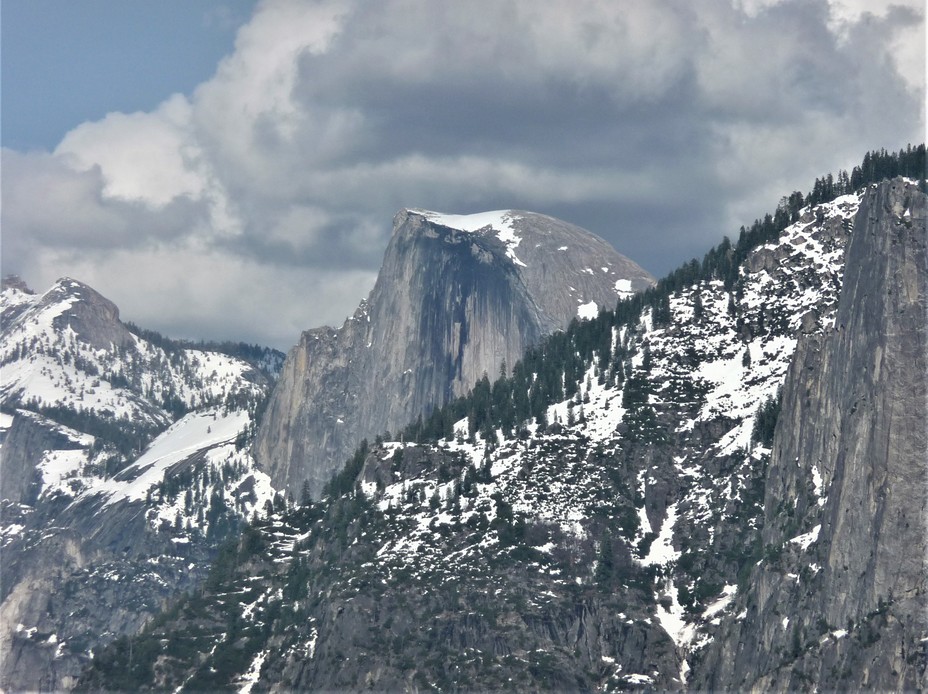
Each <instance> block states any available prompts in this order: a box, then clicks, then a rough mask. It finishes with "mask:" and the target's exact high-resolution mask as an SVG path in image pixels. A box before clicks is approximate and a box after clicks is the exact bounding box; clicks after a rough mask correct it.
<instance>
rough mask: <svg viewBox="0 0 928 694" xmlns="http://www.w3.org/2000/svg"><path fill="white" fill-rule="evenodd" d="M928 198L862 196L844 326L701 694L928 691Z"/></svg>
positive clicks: (823, 350) (820, 349) (775, 480)
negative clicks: (708, 693) (734, 693)
mask: <svg viewBox="0 0 928 694" xmlns="http://www.w3.org/2000/svg"><path fill="white" fill-rule="evenodd" d="M926 201H928V197H926V196H925V194H924V193H922V192H920V191H919V190H918V189H917V187H916V186H915V185H914V184H912V183H910V182H907V181H905V180H904V179H895V180H893V181H887V182H884V183H882V184H879V185H875V186H872V187H871V188H870V189H869V190H868V191H867V192H866V194H865V195H864V198H863V200H862V203H861V207H860V210H859V211H858V214H857V217H856V220H855V227H854V231H853V233H852V235H851V240H850V243H849V245H848V248H847V255H846V270H845V280H844V284H843V288H842V293H841V298H840V302H839V306H838V313H837V317H836V323H835V327H834V331H833V332H832V333H831V334H830V335H827V336H825V337H814V336H806V337H804V338H803V339H802V340H800V343H799V346H798V349H797V352H796V355H795V357H794V360H793V364H792V367H791V371H790V373H789V374H788V376H787V379H786V383H785V386H784V391H783V401H782V411H781V414H780V419H779V422H778V424H777V430H776V434H775V438H774V445H773V455H772V458H771V462H770V467H769V474H768V482H767V489H766V501H765V522H764V531H763V542H764V559H763V560H762V561H761V562H760V563H759V564H758V566H757V567H755V569H754V571H753V573H752V576H751V579H750V586H751V588H750V590H749V591H747V592H746V593H745V594H744V595H741V596H739V601H740V605H739V607H738V608H737V609H736V610H734V612H738V613H740V614H738V617H736V618H734V619H733V620H731V621H729V622H728V623H727V624H723V630H722V631H721V632H720V635H719V637H718V639H717V641H716V642H715V643H714V644H712V646H710V648H709V649H708V650H707V652H706V654H705V658H704V659H703V661H702V663H701V666H700V667H699V668H698V669H697V671H696V673H695V676H694V678H693V679H692V680H691V683H692V684H693V685H694V686H696V687H697V688H707V689H712V690H715V689H729V690H730V689H734V690H740V691H746V690H749V689H751V690H758V691H760V690H764V691H766V690H772V689H777V690H799V689H806V688H808V687H809V686H811V685H812V684H814V685H815V686H817V687H818V688H819V689H821V690H846V691H853V690H861V689H867V688H871V689H873V688H875V689H879V690H887V691H888V690H895V691H903V690H915V689H919V688H921V689H924V688H926V686H928V680H926V664H928V658H926V644H928V616H926V615H928V565H926V551H928V547H926V527H925V518H926V515H925V514H926V497H928V485H926V450H928V439H926V428H925V427H926V375H925V374H926V356H925V352H926V327H925V323H926V321H925V319H926V273H928V258H926Z"/></svg>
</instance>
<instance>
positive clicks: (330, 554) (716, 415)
mask: <svg viewBox="0 0 928 694" xmlns="http://www.w3.org/2000/svg"><path fill="white" fill-rule="evenodd" d="M801 203H802V196H801V195H800V196H798V198H797V197H791V198H790V201H789V202H788V203H787V204H785V205H784V206H782V207H781V208H780V209H779V210H778V211H777V215H776V216H775V217H773V218H769V217H768V218H767V219H765V220H764V221H763V222H758V223H757V224H755V226H754V227H752V229H751V230H750V232H744V233H742V236H741V238H739V240H738V242H737V244H730V243H728V242H725V243H723V244H721V245H720V246H719V247H717V248H715V249H713V250H712V251H710V253H709V254H707V256H706V258H705V260H704V261H703V263H702V264H700V263H697V262H694V263H691V264H689V265H687V266H684V267H683V268H681V269H680V270H679V271H677V272H676V273H674V274H673V275H671V276H670V277H668V278H666V279H665V280H662V281H661V282H660V283H658V285H657V287H656V288H654V289H652V290H648V291H646V292H645V293H643V294H641V295H638V296H636V297H632V298H630V299H628V300H626V301H624V302H621V303H620V304H619V305H618V307H617V308H616V310H615V311H607V312H603V313H600V314H599V315H598V316H596V317H595V318H593V319H591V320H588V321H584V322H582V323H578V324H574V325H572V326H571V327H570V328H569V329H568V330H567V331H566V332H564V333H557V334H555V335H553V336H552V337H550V338H547V339H545V340H542V341H541V342H540V343H539V345H538V346H537V347H535V348H533V349H530V350H529V351H528V352H527V353H526V354H525V355H524V356H523V358H522V359H521V360H520V361H519V362H518V363H515V364H514V365H513V367H512V369H511V373H510V375H509V376H508V378H506V379H501V380H499V381H497V382H495V383H494V384H492V385H490V384H489V382H488V381H480V382H478V384H477V386H476V388H475V389H474V391H473V392H472V393H471V394H470V395H469V396H467V397H465V398H462V399H458V400H454V401H452V402H451V403H450V404H449V405H448V406H446V407H444V408H442V409H440V410H436V411H435V412H433V413H432V415H430V416H429V417H427V418H425V420H423V421H422V422H420V423H417V424H414V425H413V426H410V427H408V428H406V429H405V430H404V432H403V435H402V437H401V438H398V440H393V441H389V440H387V441H384V440H377V441H375V442H374V443H373V444H372V445H371V446H369V447H362V448H361V449H359V450H358V451H357V453H356V454H355V455H354V457H353V458H352V459H351V460H350V461H349V462H348V465H347V466H346V467H345V469H344V471H343V472H342V473H341V474H340V475H339V476H338V477H337V478H336V479H335V480H333V481H332V483H331V484H329V485H328V487H327V490H326V492H327V493H326V495H325V497H324V498H323V499H322V500H321V501H319V502H314V503H308V504H303V505H300V506H298V507H295V508H288V509H280V508H277V509H272V510H273V512H272V513H269V514H267V515H263V516H262V517H260V518H257V519H256V521H255V522H254V523H253V524H252V525H251V527H250V528H249V529H248V530H247V531H246V532H245V534H244V535H243V536H242V537H241V538H240V540H239V542H238V543H236V544H235V545H229V546H227V547H226V549H225V550H224V552H223V554H222V556H221V557H220V559H219V560H218V561H217V562H216V563H215V564H214V566H213V568H212V570H211V574H210V578H209V580H208V581H207V585H206V588H205V589H204V590H202V591H199V592H197V593H196V594H193V595H191V596H188V597H186V598H184V599H182V600H180V601H178V602H177V603H176V604H175V605H174V606H173V607H172V609H171V610H169V611H168V612H166V613H163V614H162V615H160V616H159V617H158V618H156V619H155V620H153V621H152V622H151V623H149V624H148V625H147V626H146V627H145V629H144V631H143V634H142V635H141V636H140V637H139V638H137V639H133V640H121V641H119V642H117V643H115V644H114V645H113V646H112V647H111V648H109V649H107V651H106V652H105V653H102V654H100V655H99V657H97V658H96V659H95V660H94V664H93V667H92V668H91V669H90V670H89V671H87V672H86V673H85V675H84V677H83V680H82V684H81V686H82V687H83V688H86V689H91V690H92V689H96V688H100V687H110V688H122V689H137V688H155V689H175V688H178V687H180V688H186V689H189V690H204V689H205V690H211V689H219V688H227V687H235V688H239V689H240V690H242V691H251V690H252V689H253V688H255V687H258V688H265V687H269V688H272V689H277V690H289V689H300V690H302V689H322V690H325V689H348V690H361V689H371V688H372V689H378V690H394V689H424V688H436V689H449V690H461V689H463V690H475V689H476V690H482V689H504V688H508V689H518V690H530V689H553V690H565V689H566V690H588V689H602V690H612V689H636V688H645V689H649V688H653V689H660V690H674V689H684V688H694V689H701V688H713V689H729V690H742V689H745V688H752V687H753V688H755V689H758V690H763V689H768V688H782V689H807V688H811V687H813V686H818V687H820V688H822V689H830V688H833V687H839V688H842V687H845V686H847V687H849V688H857V687H863V686H877V687H883V688H893V689H895V688H906V687H907V688H917V687H919V686H924V682H925V671H926V659H925V653H924V644H925V637H926V633H925V630H924V625H923V623H922V621H921V620H922V619H923V615H924V609H923V608H924V595H925V593H924V580H925V568H924V564H923V563H922V562H923V557H924V551H923V550H924V526H923V525H922V523H923V518H924V510H925V508H924V507H925V501H924V493H925V488H924V485H923V481H924V449H925V441H924V422H925V417H924V409H923V408H924V368H923V367H924V350H925V343H924V339H925V336H924V316H925V314H924V311H925V272H926V263H925V255H924V253H925V235H926V232H925V204H926V196H925V194H924V193H922V192H920V191H919V190H918V188H917V187H916V185H915V184H913V183H912V182H909V181H905V180H903V179H895V180H893V181H889V182H885V183H881V184H879V185H876V186H873V187H870V188H867V189H862V190H860V191H858V192H856V193H853V194H847V195H843V196H838V197H836V198H835V199H833V200H832V201H830V202H826V203H823V204H818V205H814V206H806V207H803V206H802V204H801ZM849 239H850V241H851V243H850V246H849V247H848V245H847V241H848V240H849ZM519 257H520V258H521V256H519ZM839 297H840V299H839ZM913 367H914V368H913ZM920 367H921V368H920ZM781 389H782V390H781ZM774 427H775V428H774ZM797 463H798V464H797ZM817 526H818V527H817ZM842 620H843V621H842Z"/></svg>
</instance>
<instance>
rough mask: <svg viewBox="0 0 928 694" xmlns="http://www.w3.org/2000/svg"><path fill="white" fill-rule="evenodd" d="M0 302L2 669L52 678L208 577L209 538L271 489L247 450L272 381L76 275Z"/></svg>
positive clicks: (64, 675)
mask: <svg viewBox="0 0 928 694" xmlns="http://www.w3.org/2000/svg"><path fill="white" fill-rule="evenodd" d="M0 307H2V315H3V324H2V332H0V375H2V380H0V407H2V409H3V414H2V418H0V442H2V444H0V538H2V540H0V541H2V547H3V552H2V556H0V562H2V565H0V571H2V574H3V582H2V583H3V586H2V593H0V600H2V602H0V617H2V624H3V631H2V633H0V649H2V651H3V652H4V654H11V655H10V657H5V658H4V660H3V667H2V669H0V685H2V687H3V688H4V689H8V688H9V689H21V688H26V689H31V688H34V687H35V686H37V684H38V683H37V682H36V681H35V680H34V679H32V678H34V677H35V672H43V673H44V676H45V677H47V678H48V679H47V680H43V682H44V684H42V686H44V687H47V688H51V689H58V688H61V687H67V686H68V683H69V682H70V681H71V680H70V679H69V678H72V677H73V676H74V675H75V674H76V673H77V672H78V671H79V670H80V666H81V663H82V662H83V661H84V660H86V658H87V657H88V652H89V651H90V650H92V649H93V648H96V647H99V645H101V644H103V643H105V642H107V641H109V640H110V639H112V638H113V637H114V636H115V635H117V634H118V633H120V632H123V631H125V630H126V629H129V630H130V631H132V630H134V629H135V628H136V627H137V626H138V624H140V623H141V621H144V619H145V617H146V615H151V614H152V613H153V612H156V611H157V610H158V609H160V607H161V605H162V601H163V600H164V599H166V598H168V597H170V596H171V595H173V594H174V593H175V592H176V591H177V590H183V589H185V588H189V587H191V586H193V585H196V583H197V581H199V580H202V578H203V576H204V575H205V571H206V569H207V567H208V565H209V562H210V560H211V558H212V555H213V553H214V550H215V547H216V545H217V543H219V542H221V540H222V539H223V538H224V537H225V536H226V535H227V534H228V533H229V532H230V531H232V530H234V529H235V528H236V527H237V525H238V523H239V522H240V521H241V520H242V519H247V518H250V517H251V516H252V515H253V514H254V513H255V511H256V510H263V509H264V508H265V505H266V504H267V503H268V502H270V501H271V500H272V499H273V496H274V493H273V490H272V489H271V487H270V484H269V478H268V477H267V475H264V474H263V473H261V472H260V471H258V470H257V468H256V466H255V463H254V460H253V459H252V457H251V454H250V452H249V450H248V447H249V444H250V441H251V439H252V438H253V435H254V431H255V428H256V418H257V413H258V411H259V409H260V407H261V406H262V404H263V402H264V400H265V398H266V396H267V393H268V391H269V389H270V381H269V378H268V376H267V375H266V374H265V373H263V372H262V371H261V370H259V369H258V368H256V367H255V366H253V365H252V364H250V363H248V362H246V361H244V360H242V359H240V358H237V357H233V356H229V355H227V354H223V353H220V352H218V351H210V350H208V349H194V348H190V347H187V346H184V345H181V344H178V343H172V342H171V341H169V340H165V339H164V338H160V336H157V340H155V341H150V340H147V339H144V338H142V337H139V335H137V334H136V333H135V332H133V331H132V330H130V329H129V328H128V327H127V326H126V325H125V324H123V323H122V322H121V321H120V320H119V312H118V309H117V308H116V306H115V305H114V304H113V303H112V302H110V301H109V300H107V299H106V298H104V297H102V296H101V295H100V294H98V293H97V292H96V291H94V290H93V289H92V288H90V287H88V286H87V285H85V284H82V283H80V282H78V281H76V280H72V279H67V278H65V279H62V280H59V281H58V282H56V283H55V285H54V286H52V287H51V288H50V289H49V290H48V291H46V292H45V293H43V294H34V293H32V292H30V291H29V290H28V289H27V288H26V287H25V285H24V284H23V283H22V282H21V281H10V282H7V281H5V282H4V287H3V292H2V295H0ZM143 334H144V333H143ZM149 335H153V334H149ZM258 351H260V350H258ZM265 356H266V355H265ZM272 356H273V355H272ZM151 558H154V561H153V562H151V561H150V559H151ZM180 566H185V567H186V569H184V572H183V573H182V574H181V575H178V569H179V567H180ZM114 581H115V582H125V583H126V585H125V586H124V587H121V588H118V589H116V588H115V586H114V585H113V584H112V582H114ZM129 584H133V585H131V586H130V585H129ZM135 584H137V585H135ZM114 590H115V592H114ZM126 591H128V592H126ZM118 595H121V596H123V598H125V601H126V602H125V604H124V605H122V604H118V600H120V599H121V598H119V597H117V596H118ZM62 596H67V599H63V597H62ZM114 599H115V600H117V604H110V601H113V600H114ZM62 601H63V603H62ZM77 603H81V606H80V610H78V611H75V610H76V607H77ZM78 615H79V616H78ZM16 625H21V626H22V628H20V629H13V627H14V626H16ZM49 633H52V634H55V635H56V640H55V647H54V648H51V649H49V648H46V647H45V645H44V644H46V642H47V639H48V634H49ZM36 634H44V636H42V637H41V638H38V639H37V638H36Z"/></svg>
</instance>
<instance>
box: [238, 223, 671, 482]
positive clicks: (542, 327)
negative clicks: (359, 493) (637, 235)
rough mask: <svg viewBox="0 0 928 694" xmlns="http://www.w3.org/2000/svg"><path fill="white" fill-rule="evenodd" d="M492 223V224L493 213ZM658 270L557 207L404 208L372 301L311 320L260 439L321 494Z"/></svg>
mask: <svg viewBox="0 0 928 694" xmlns="http://www.w3.org/2000/svg"><path fill="white" fill-rule="evenodd" d="M484 222H486V224H484ZM652 283H653V278H652V277H651V276H650V275H649V274H648V273H647V272H646V271H644V270H643V269H642V268H640V267H639V266H638V265H636V264H635V263H633V262H632V261H630V260H629V259H627V258H625V257H624V256H622V255H620V254H619V253H617V252H616V251H615V250H614V249H612V247H610V246H609V244H607V243H606V242H605V241H603V240H602V239H600V238H598V237H596V236H593V235H592V234H590V233H589V232H587V231H584V230H583V229H580V228H578V227H575V226H573V225H570V224H567V223H565V222H562V221H560V220H557V219H554V218H552V217H546V216H544V215H539V214H534V213H530V212H515V211H511V212H505V213H503V212H500V213H486V214H483V215H471V216H466V217H458V216H450V215H440V214H437V213H431V212H425V211H417V210H402V211H401V212H399V213H398V214H397V215H396V218H395V219H394V232H393V237H392V239H391V241H390V244H389V246H388V248H387V251H386V255H385V257H384V262H383V267H382V268H381V271H380V274H379V276H378V278H377V282H376V284H375V286H374V289H373V291H372V292H371V294H370V296H369V298H368V300H367V301H365V302H362V304H361V306H360V307H359V308H358V310H357V311H356V312H355V314H354V315H353V316H352V317H351V318H349V319H348V320H347V321H346V322H345V323H344V325H343V326H342V327H341V329H338V330H335V329H332V328H319V329H315V330H310V331H307V332H305V333H303V335H302V337H301V339H300V343H299V344H298V345H297V346H296V347H294V348H293V349H292V350H291V352H290V354H289V355H288V356H287V361H286V363H285V365H284V368H283V372H282V374H281V378H280V381H279V384H278V386H277V388H276V389H275V391H274V394H273V396H272V399H271V402H270V405H269V407H268V409H267V412H266V414H265V417H264V420H263V422H262V425H261V428H260V430H259V432H258V437H257V441H256V447H255V451H256V456H257V459H258V462H259V464H260V465H262V466H263V467H264V469H265V470H267V471H268V472H269V474H270V475H271V477H272V479H273V481H274V484H275V486H276V487H278V488H284V487H286V488H289V489H290V490H291V491H292V492H293V493H294V494H299V492H300V491H301V488H302V486H303V484H304V482H308V484H309V491H310V493H311V494H312V496H314V497H318V496H319V495H320V493H321V491H322V489H323V487H324V485H325V483H326V482H327V481H328V480H329V479H330V478H331V476H332V474H333V473H334V472H336V471H337V470H339V469H340V468H341V466H342V465H343V464H344V461H345V460H346V459H347V458H348V456H350V455H351V453H352V452H353V450H354V449H355V447H356V446H357V445H358V443H359V442H360V441H361V439H362V438H365V437H373V436H375V435H377V434H379V433H382V432H383V431H385V430H394V429H397V428H399V427H402V426H405V425H406V424H407V423H409V422H410V421H412V420H414V419H415V418H416V416H418V415H419V414H420V413H423V412H425V411H427V410H428V409H429V408H431V407H433V406H435V405H438V404H442V403H444V402H446V401H447V400H448V399H449V398H451V397H454V396H456V395H460V394H463V393H464V392H466V391H467V390H468V389H469V388H470V387H471V386H473V384H474V383H476V381H477V380H478V379H480V378H481V376H482V375H483V374H484V373H486V374H488V375H490V376H491V377H495V376H496V375H497V374H498V373H499V370H500V368H501V366H502V365H503V364H504V363H506V364H510V365H511V364H513V363H515V362H516V361H517V360H518V359H519V358H520V357H521V356H522V354H523V352H524V351H525V349H526V348H527V347H528V346H530V345H531V344H533V343H534V342H536V341H537V340H538V339H539V338H540V337H541V336H542V335H545V334H548V333H551V332H553V331H554V330H557V329H560V328H563V327H566V325H567V324H568V323H569V322H570V320H571V319H573V318H574V317H576V316H577V315H578V309H580V308H581V307H583V306H585V307H586V309H585V310H586V311H591V310H592V311H594V312H595V308H594V307H593V306H592V305H590V302H595V304H596V306H598V307H600V308H603V307H605V308H611V307H612V306H613V305H614V304H615V302H616V300H617V299H618V298H619V297H620V296H625V295H628V294H630V293H632V292H634V291H638V290H640V289H643V288H645V287H648V286H650V285H651V284H652Z"/></svg>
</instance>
